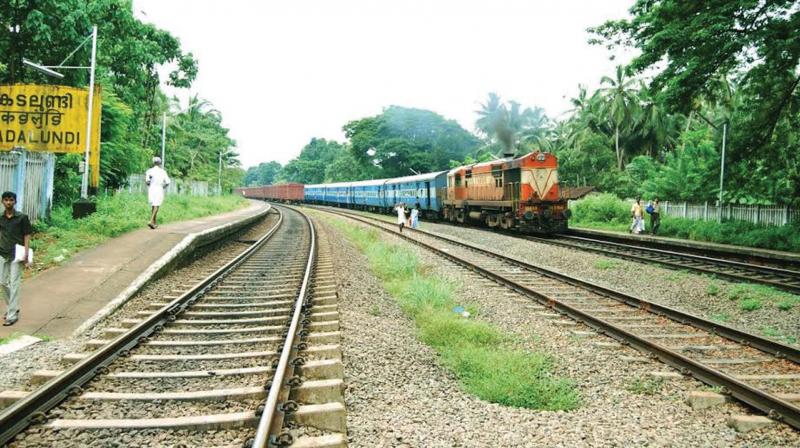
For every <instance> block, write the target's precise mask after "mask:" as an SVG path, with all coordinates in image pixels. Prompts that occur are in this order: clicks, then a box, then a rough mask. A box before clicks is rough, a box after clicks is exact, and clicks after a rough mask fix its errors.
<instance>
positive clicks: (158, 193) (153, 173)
mask: <svg viewBox="0 0 800 448" xmlns="http://www.w3.org/2000/svg"><path fill="white" fill-rule="evenodd" d="M144 181H145V183H146V184H147V185H148V188H147V199H148V201H149V202H150V207H151V209H150V222H149V223H147V226H148V227H150V228H151V229H155V228H156V227H158V224H156V217H158V208H159V207H161V203H162V202H164V190H166V188H167V186H168V185H169V176H168V175H167V172H166V171H165V170H164V169H163V168H161V157H153V167H152V168H150V169H149V170H147V172H145V173H144Z"/></svg>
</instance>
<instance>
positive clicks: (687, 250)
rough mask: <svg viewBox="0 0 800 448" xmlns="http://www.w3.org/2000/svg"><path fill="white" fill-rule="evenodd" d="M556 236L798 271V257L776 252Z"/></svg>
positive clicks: (581, 233) (581, 234)
mask: <svg viewBox="0 0 800 448" xmlns="http://www.w3.org/2000/svg"><path fill="white" fill-rule="evenodd" d="M557 236H569V237H577V238H586V239H594V240H599V241H603V242H605V241H609V242H614V243H619V244H625V245H630V246H639V247H644V248H648V249H661V250H667V251H675V252H679V253H681V254H690V255H698V256H707V257H712V258H717V259H722V260H729V261H733V260H735V261H739V262H742V263H746V264H749V265H755V266H767V267H775V268H779V269H788V270H790V271H795V272H798V271H800V259H797V260H793V259H791V258H785V257H781V256H779V254H776V255H774V256H770V254H769V253H764V254H760V253H738V252H734V251H732V250H730V249H725V248H716V247H698V246H692V245H688V244H687V245H683V244H679V241H676V242H674V243H673V242H672V241H670V240H669V239H666V238H665V239H663V240H661V239H655V240H653V239H650V238H649V237H645V238H626V237H625V236H624V235H619V236H617V235H614V234H599V235H598V234H594V233H589V232H587V231H585V230H582V229H568V230H567V232H566V233H562V234H558V235H557Z"/></svg>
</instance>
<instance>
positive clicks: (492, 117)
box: [475, 92, 549, 157]
mask: <svg viewBox="0 0 800 448" xmlns="http://www.w3.org/2000/svg"><path fill="white" fill-rule="evenodd" d="M475 113H477V114H478V117H479V118H478V120H477V121H476V122H475V128H476V129H478V131H479V132H481V133H482V134H483V135H484V136H485V138H486V139H487V140H488V142H487V143H488V144H489V145H491V144H492V143H494V142H496V143H498V144H500V146H501V147H502V154H498V155H502V156H503V157H513V156H514V155H516V154H517V153H519V152H521V150H522V149H523V144H528V145H531V144H538V142H539V139H541V138H542V136H543V135H544V133H545V132H546V130H547V126H548V124H549V119H548V118H547V116H546V115H545V113H544V109H542V108H540V107H535V108H533V109H531V108H525V109H522V108H521V105H520V104H519V103H517V102H516V101H509V103H508V105H506V104H505V103H503V101H502V100H501V98H500V96H499V95H497V94H496V93H494V92H491V93H489V98H488V99H487V101H486V103H484V104H481V108H480V109H479V110H477V111H475Z"/></svg>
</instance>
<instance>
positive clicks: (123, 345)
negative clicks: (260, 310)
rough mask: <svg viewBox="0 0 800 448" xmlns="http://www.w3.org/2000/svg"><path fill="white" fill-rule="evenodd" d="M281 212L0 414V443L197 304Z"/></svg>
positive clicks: (267, 237)
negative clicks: (188, 284)
mask: <svg viewBox="0 0 800 448" xmlns="http://www.w3.org/2000/svg"><path fill="white" fill-rule="evenodd" d="M278 214H279V215H278V222H277V223H275V225H274V226H273V227H272V228H271V229H270V231H269V232H267V234H265V235H264V236H263V237H261V238H260V239H259V240H258V241H257V242H256V243H255V244H253V245H251V246H250V247H248V248H247V249H245V250H244V251H242V253H241V254H239V255H238V256H237V257H236V258H234V259H233V260H231V261H229V262H228V263H226V264H225V265H224V266H222V267H221V268H219V269H217V270H216V271H214V273H212V274H211V275H209V276H208V277H206V278H205V279H203V280H201V281H200V282H198V283H197V284H196V285H195V286H193V287H192V288H191V289H190V290H189V291H187V292H185V293H183V294H182V295H181V296H180V297H178V298H176V299H174V300H173V301H171V302H170V303H168V304H167V305H164V306H163V307H162V308H160V309H159V310H157V311H155V312H153V314H152V315H150V316H149V317H147V318H145V320H144V321H142V322H141V323H139V324H137V325H135V326H134V327H132V328H131V329H130V330H128V331H127V332H125V333H123V334H121V335H120V336H118V337H116V338H115V339H113V340H112V341H111V342H109V343H108V344H106V345H104V346H102V347H101V348H100V349H98V350H96V351H95V352H93V353H92V354H91V355H89V356H88V357H86V358H85V359H83V360H81V361H79V362H78V363H77V364H75V365H74V366H72V367H71V368H69V369H67V370H66V371H64V372H63V373H62V374H60V375H58V376H57V377H55V378H53V379H51V380H50V381H48V382H47V383H45V384H44V385H42V386H41V387H39V388H38V389H36V390H34V391H33V392H31V393H30V394H28V395H26V396H25V398H23V399H21V400H19V401H17V402H16V403H14V404H13V405H12V406H10V407H9V408H7V409H6V410H5V411H4V412H3V413H2V414H0V446H3V445H4V444H6V443H8V442H9V441H10V440H12V439H13V438H14V437H15V436H16V435H17V434H19V433H20V432H22V431H23V430H25V428H27V427H28V426H29V425H30V424H32V423H39V422H43V421H45V420H46V416H45V412H47V411H48V410H50V409H52V408H53V407H54V406H56V405H57V404H58V403H60V402H61V401H62V400H64V399H65V398H67V397H69V396H73V395H78V394H80V393H81V392H82V388H81V386H83V385H84V384H85V383H86V382H88V381H89V380H91V379H92V378H94V377H95V376H97V375H99V374H102V373H103V372H104V371H106V369H107V367H108V365H109V364H111V363H112V362H113V361H114V360H116V359H117V358H118V357H119V356H121V355H122V354H123V353H124V352H126V351H128V350H130V349H132V348H133V347H135V346H137V345H138V344H140V343H142V342H146V341H147V338H148V337H149V336H150V335H152V334H153V333H155V332H158V331H160V329H162V328H163V326H164V325H165V324H166V323H167V322H169V321H171V320H173V319H174V318H175V316H176V315H177V314H179V313H180V312H182V311H183V310H184V309H185V308H186V307H187V306H190V305H191V304H193V303H194V302H195V300H197V298H198V297H200V296H202V295H203V294H205V293H206V292H207V291H208V290H210V289H211V288H212V287H214V286H215V285H216V284H217V283H219V282H220V281H221V280H222V279H223V278H224V277H225V276H226V275H228V274H229V273H230V272H231V271H233V270H234V269H236V268H237V267H238V266H239V265H241V264H242V263H244V262H245V261H246V260H247V259H248V258H249V257H250V256H251V255H253V253H254V252H255V251H257V250H258V249H260V248H261V247H262V246H264V244H266V242H267V241H269V240H270V239H271V238H272V237H273V236H274V235H275V233H276V232H277V231H278V229H279V228H280V226H281V225H282V224H283V214H282V213H281V212H280V211H278Z"/></svg>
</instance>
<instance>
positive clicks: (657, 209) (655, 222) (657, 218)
mask: <svg viewBox="0 0 800 448" xmlns="http://www.w3.org/2000/svg"><path fill="white" fill-rule="evenodd" d="M660 225H661V204H660V203H659V200H658V198H655V200H653V211H652V213H650V227H652V230H651V231H652V232H653V235H655V234H656V232H657V231H658V226H660Z"/></svg>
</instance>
